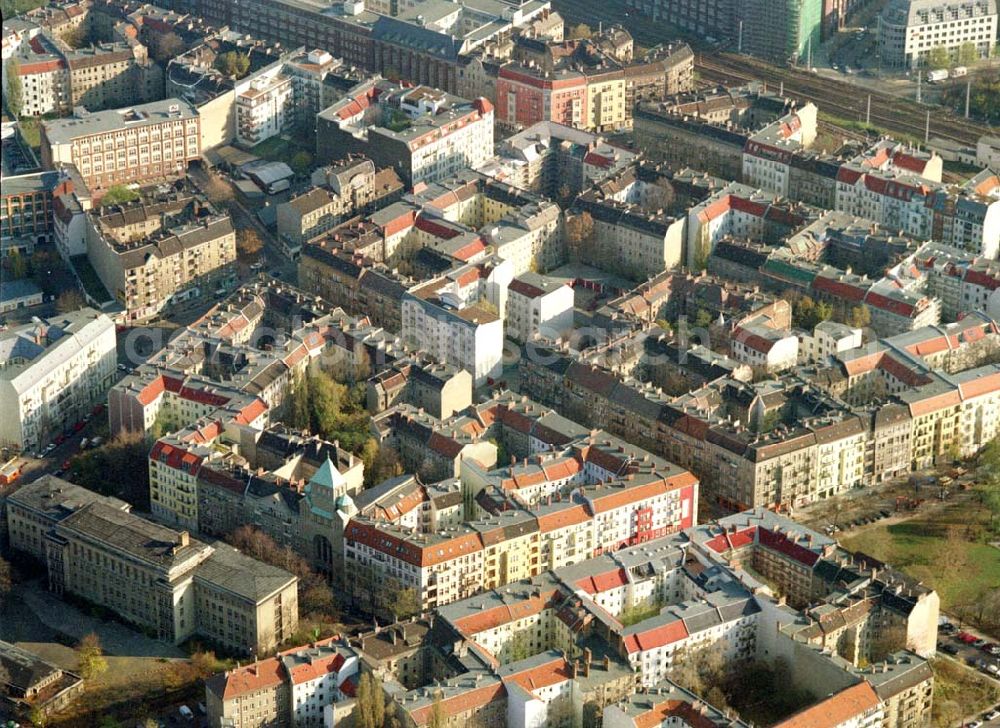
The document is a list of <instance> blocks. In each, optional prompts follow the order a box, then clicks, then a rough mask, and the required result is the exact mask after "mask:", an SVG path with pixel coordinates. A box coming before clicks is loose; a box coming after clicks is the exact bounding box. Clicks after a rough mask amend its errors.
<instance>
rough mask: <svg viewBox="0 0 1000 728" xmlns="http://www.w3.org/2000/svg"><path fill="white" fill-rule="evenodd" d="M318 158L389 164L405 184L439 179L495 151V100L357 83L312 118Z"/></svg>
mask: <svg viewBox="0 0 1000 728" xmlns="http://www.w3.org/2000/svg"><path fill="white" fill-rule="evenodd" d="M316 137H317V157H318V158H319V159H320V160H321V161H331V160H336V159H340V158H342V157H344V156H345V155H348V154H361V155H364V156H366V157H368V158H370V159H371V160H372V161H373V162H374V163H375V165H376V166H377V167H379V168H383V167H392V168H394V169H395V170H396V172H397V173H398V174H399V176H400V177H401V178H402V179H403V181H404V182H405V183H406V184H407V185H408V186H413V185H417V184H419V183H420V182H427V183H430V182H437V181H439V180H445V179H447V178H448V177H450V176H452V175H454V174H456V173H458V172H460V171H462V170H464V169H467V168H470V167H471V168H473V169H476V168H478V167H480V166H481V165H482V164H483V163H485V162H486V161H487V160H488V159H489V158H490V157H491V156H492V155H493V104H492V103H490V101H488V100H487V99H485V98H478V99H475V100H473V101H467V100H465V99H461V98H459V97H457V96H453V95H451V94H448V93H445V92H444V91H439V90H437V89H433V88H430V87H428V86H417V87H402V86H400V85H399V84H395V83H392V82H389V81H376V82H365V83H361V84H359V85H358V86H356V87H355V88H353V89H352V90H351V91H350V92H348V94H347V95H346V96H345V97H344V98H343V99H341V100H340V101H338V102H337V103H335V104H334V105H333V106H331V107H329V108H327V109H325V110H323V111H322V112H321V113H320V114H319V115H318V116H317V117H316Z"/></svg>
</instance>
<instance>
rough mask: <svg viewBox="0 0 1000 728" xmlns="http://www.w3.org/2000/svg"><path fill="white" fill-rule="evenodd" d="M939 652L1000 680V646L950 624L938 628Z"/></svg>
mask: <svg viewBox="0 0 1000 728" xmlns="http://www.w3.org/2000/svg"><path fill="white" fill-rule="evenodd" d="M938 650H940V651H941V652H943V653H944V654H946V655H949V656H950V657H953V658H955V659H956V660H961V661H962V662H964V663H965V664H966V665H968V666H969V667H974V668H976V669H977V670H979V671H980V672H981V673H983V674H984V675H989V676H990V677H992V678H993V679H995V680H997V679H1000V644H998V643H996V642H993V641H992V640H989V639H987V638H986V637H984V636H982V635H980V634H978V633H975V632H973V631H971V630H967V629H961V628H959V627H958V626H956V625H954V624H952V623H950V622H948V623H945V624H943V625H941V626H940V627H939V628H938Z"/></svg>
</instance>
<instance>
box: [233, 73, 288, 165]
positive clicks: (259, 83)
mask: <svg viewBox="0 0 1000 728" xmlns="http://www.w3.org/2000/svg"><path fill="white" fill-rule="evenodd" d="M293 91H294V86H293V84H292V78H291V77H290V76H285V75H283V74H280V73H277V72H275V73H273V74H268V75H261V76H257V77H256V78H254V79H253V81H251V82H250V84H249V87H248V88H246V89H245V90H243V91H240V92H239V93H237V95H236V141H237V142H239V143H240V144H243V145H246V146H248V147H252V146H254V145H256V144H259V143H260V142H262V141H264V140H265V139H270V138H271V137H273V136H276V135H278V134H280V133H281V132H282V130H283V129H284V128H285V126H286V124H288V123H289V122H290V121H291V119H292V114H293V111H294V109H293V107H292V101H293Z"/></svg>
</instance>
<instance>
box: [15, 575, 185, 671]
mask: <svg viewBox="0 0 1000 728" xmlns="http://www.w3.org/2000/svg"><path fill="white" fill-rule="evenodd" d="M15 591H16V593H17V596H18V597H20V598H21V599H22V600H23V601H24V603H25V604H26V605H27V606H28V607H29V608H30V609H31V611H32V612H33V613H34V615H35V616H36V617H37V618H38V619H39V620H40V621H42V622H43V623H44V624H45V625H46V626H48V627H49V628H50V629H53V630H55V631H57V632H61V633H63V634H65V635H68V636H69V637H71V638H73V639H74V640H77V641H79V640H80V639H82V638H83V637H84V636H85V635H87V634H89V633H91V632H95V633H96V634H97V636H98V637H99V638H100V640H101V646H102V647H103V648H104V651H105V652H106V653H107V654H109V655H117V656H122V657H187V655H185V654H184V652H183V651H181V650H180V649H179V648H178V647H176V646H174V645H171V644H167V643H166V642H160V641H159V640H154V639H150V638H149V637H146V636H145V635H143V634H140V633H139V632H136V631H134V630H131V629H129V628H128V627H126V626H124V625H121V624H117V623H115V622H105V621H103V620H100V619H97V618H96V617H91V616H88V615H86V614H84V613H83V612H81V611H80V610H78V609H76V608H75V607H73V606H71V605H69V604H67V603H66V602H63V601H61V600H59V599H57V598H56V597H54V596H53V595H52V594H50V593H48V592H47V591H44V589H43V587H42V585H41V584H40V583H39V582H31V583H29V584H23V585H21V586H19V587H17V589H16V590H15Z"/></svg>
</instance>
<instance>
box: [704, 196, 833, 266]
mask: <svg viewBox="0 0 1000 728" xmlns="http://www.w3.org/2000/svg"><path fill="white" fill-rule="evenodd" d="M820 214H821V211H820V210H818V209H816V208H814V207H810V206H809V205H804V204H802V203H796V202H791V201H789V200H787V199H781V196H780V195H778V194H776V193H772V192H768V191H766V190H761V189H758V188H754V187H750V186H748V185H743V184H740V183H737V182H732V183H730V184H728V185H726V186H725V187H724V188H723V189H721V190H719V191H717V192H715V193H714V194H712V195H711V196H709V197H708V198H707V199H705V200H704V201H703V202H700V203H699V204H696V205H694V206H693V207H691V208H690V209H689V210H688V216H687V247H686V250H685V252H686V256H687V265H688V267H690V268H692V269H698V268H700V266H699V265H697V263H698V261H701V260H707V259H708V256H709V255H711V252H712V250H713V249H714V248H715V244H716V243H717V242H718V241H719V240H721V239H722V238H723V237H725V236H727V235H728V236H733V237H738V238H745V239H755V240H760V241H762V242H778V241H779V240H782V239H784V238H786V237H788V236H789V235H791V234H792V233H793V232H796V231H798V230H799V229H801V228H803V227H805V226H806V225H807V224H809V223H810V222H812V221H813V220H815V219H817V218H818V217H819V216H820Z"/></svg>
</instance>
